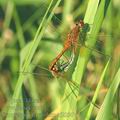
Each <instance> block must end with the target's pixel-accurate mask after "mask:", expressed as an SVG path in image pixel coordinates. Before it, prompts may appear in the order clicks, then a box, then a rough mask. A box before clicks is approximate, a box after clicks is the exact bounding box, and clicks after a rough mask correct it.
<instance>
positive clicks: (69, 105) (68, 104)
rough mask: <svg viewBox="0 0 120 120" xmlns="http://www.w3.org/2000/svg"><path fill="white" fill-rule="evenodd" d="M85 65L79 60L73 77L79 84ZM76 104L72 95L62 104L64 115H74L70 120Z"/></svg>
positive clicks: (67, 92)
mask: <svg viewBox="0 0 120 120" xmlns="http://www.w3.org/2000/svg"><path fill="white" fill-rule="evenodd" d="M95 3H96V6H98V1H95V0H94V2H93V5H95ZM90 6H91V2H89V4H88V8H89V7H90ZM96 11H97V9H96ZM88 14H89V13H88V12H87V13H86V15H85V16H88V17H89V15H88ZM93 16H95V15H93ZM91 19H94V17H92V18H91ZM83 65H84V59H82V58H80V59H78V62H77V65H76V68H75V71H74V73H73V76H72V79H73V80H74V81H75V82H76V83H78V84H80V78H82V75H81V74H80V72H82V71H83ZM69 93H71V88H70V86H69V85H68V84H67V85H66V88H65V93H64V94H65V95H66V94H69ZM76 103H77V98H76V97H75V95H74V94H71V95H70V96H69V98H68V100H66V101H65V102H64V103H63V104H62V110H61V111H62V112H64V113H71V114H73V113H74V114H73V116H72V117H70V119H73V118H74V117H75V112H76ZM66 119H67V118H66Z"/></svg>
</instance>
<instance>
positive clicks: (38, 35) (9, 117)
mask: <svg viewBox="0 0 120 120" xmlns="http://www.w3.org/2000/svg"><path fill="white" fill-rule="evenodd" d="M52 3H53V0H52V1H51V3H50V5H49V7H48V9H47V11H46V13H45V15H44V17H43V20H42V22H41V24H40V26H39V28H38V30H37V33H36V35H35V38H34V40H33V44H32V45H31V48H30V50H29V53H28V55H27V56H26V58H25V62H24V65H23V67H22V68H21V70H22V71H23V72H25V71H27V70H28V68H29V65H30V62H31V59H32V57H33V55H34V53H35V50H36V49H37V47H38V45H39V42H40V40H41V38H42V35H43V33H44V31H45V27H44V26H43V25H44V22H45V19H46V16H47V14H48V11H49V9H50V7H51V5H52ZM59 3H60V0H58V1H57V3H56V4H55V6H54V8H53V11H52V12H51V13H50V15H49V17H48V20H47V22H46V25H45V26H47V24H48V22H49V21H50V20H51V18H52V16H53V14H54V13H53V12H54V10H55V8H56V7H57V6H58V5H59ZM42 27H43V28H42ZM24 79H25V75H22V74H20V75H19V78H18V81H17V84H16V87H15V91H14V94H13V97H12V98H13V99H15V100H17V99H18V98H19V95H20V92H21V87H22V84H23V81H24ZM16 105H17V104H16V103H14V108H11V107H9V111H8V115H7V118H6V120H13V117H14V113H15V108H16ZM11 111H12V113H11Z"/></svg>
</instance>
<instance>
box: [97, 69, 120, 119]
mask: <svg viewBox="0 0 120 120" xmlns="http://www.w3.org/2000/svg"><path fill="white" fill-rule="evenodd" d="M119 85H120V68H119V69H118V72H117V73H116V75H115V77H114V79H113V82H112V84H111V86H110V88H109V90H108V93H107V95H106V97H105V99H104V102H103V104H102V106H101V108H100V110H99V113H98V115H97V117H96V120H113V119H112V118H111V117H112V110H113V101H114V97H115V94H116V92H117V89H118V87H119Z"/></svg>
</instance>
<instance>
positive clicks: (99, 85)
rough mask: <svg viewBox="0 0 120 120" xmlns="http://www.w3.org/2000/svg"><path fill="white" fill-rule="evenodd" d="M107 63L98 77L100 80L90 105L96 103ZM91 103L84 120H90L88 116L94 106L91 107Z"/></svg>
mask: <svg viewBox="0 0 120 120" xmlns="http://www.w3.org/2000/svg"><path fill="white" fill-rule="evenodd" d="M109 63H110V59H109V60H108V62H107V64H106V66H105V68H104V70H103V72H102V75H101V77H100V80H99V82H98V85H97V88H96V90H95V93H94V96H93V99H92V103H95V102H96V99H97V96H98V94H99V91H100V88H101V86H102V83H103V80H104V77H105V75H106V71H107V68H108V65H109ZM92 103H91V105H90V107H89V110H88V112H87V115H86V118H85V120H89V119H90V116H91V114H92V110H93V108H94V105H93V104H92Z"/></svg>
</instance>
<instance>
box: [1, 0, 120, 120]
mask: <svg viewBox="0 0 120 120" xmlns="http://www.w3.org/2000/svg"><path fill="white" fill-rule="evenodd" d="M101 1H102V0H101ZM56 3H57V0H54V1H53V2H52V6H51V8H50V10H49V12H48V15H47V17H46V18H45V19H46V21H45V23H44V25H45V24H46V26H47V27H46V28H45V31H44V33H43V35H42V39H41V41H40V42H39V45H38V47H37V49H36V50H35V52H34V55H33V57H32V62H31V64H30V65H29V72H28V71H27V72H23V71H21V70H22V69H21V66H22V65H23V64H24V60H25V58H26V56H27V54H28V53H29V50H30V46H31V45H32V41H33V39H34V37H35V35H36V32H37V30H38V27H39V25H40V24H41V22H42V20H43V17H44V16H45V13H46V10H47V9H48V6H49V4H50V0H43V1H42V0H1V1H0V116H1V120H4V119H6V116H7V113H8V110H9V109H12V107H11V106H10V105H9V102H10V100H11V98H12V97H13V94H14V92H15V90H16V89H15V87H16V84H17V82H18V80H17V79H18V76H19V75H20V74H23V75H24V76H25V77H26V79H25V80H24V82H23V85H22V88H21V93H20V95H19V99H18V100H17V101H15V102H17V108H16V107H15V108H13V109H15V110H16V111H13V113H14V118H12V117H11V118H10V120H12V119H15V120H18V119H19V120H22V119H23V120H42V119H45V118H46V120H47V119H48V117H51V118H49V119H71V120H73V119H76V120H77V119H78V120H80V119H81V120H84V119H85V118H86V114H87V110H88V109H89V105H90V104H91V100H92V98H93V96H94V91H95V89H96V86H97V85H98V83H99V79H100V78H101V74H102V72H103V69H104V67H105V65H106V63H107V62H108V60H109V58H110V57H111V61H110V65H109V67H108V69H107V71H106V72H105V75H104V81H103V83H102V85H101V89H100V91H99V94H98V97H97V100H96V102H95V104H94V103H92V105H94V110H93V112H92V114H91V117H90V119H91V120H94V119H95V118H96V116H97V114H98V111H99V109H100V106H101V105H102V103H103V101H104V98H105V95H106V94H107V92H108V89H109V87H110V86H111V84H112V82H113V80H114V79H115V78H114V77H115V75H116V73H117V71H118V70H119V67H120V59H119V56H120V1H119V0H113V1H112V3H111V4H110V5H109V8H108V9H107V11H106V16H105V18H104V20H103V22H102V25H101V27H100V30H99V33H98V34H97V42H96V45H95V46H94V47H93V48H91V49H89V47H88V48H85V47H84V45H83V47H81V48H78V53H77V54H76V58H75V62H74V63H73V65H72V66H71V68H70V69H69V70H68V71H67V72H66V73H65V74H64V77H63V78H61V77H59V78H55V77H53V76H52V74H51V73H50V71H48V66H49V64H50V63H51V61H52V60H53V59H54V58H55V57H56V56H57V55H58V54H59V52H60V51H61V50H62V48H63V44H64V41H65V38H66V35H67V33H68V32H70V29H71V28H72V27H73V25H74V23H75V22H76V21H79V20H80V19H82V20H83V19H84V17H85V13H86V10H87V7H88V3H89V0H74V1H73V0H61V2H60V4H59V6H58V7H57V8H56V9H55V11H54V14H55V16H53V17H52V19H51V20H50V21H49V22H47V19H48V16H49V15H50V14H51V11H52V8H53V7H54V6H55V5H56ZM94 7H95V6H91V9H92V8H94ZM98 22H99V21H98ZM44 25H43V26H44ZM89 26H90V27H91V26H93V24H90V25H89ZM96 26H97V25H96ZM88 37H89V35H88ZM79 38H80V37H79ZM90 38H91V39H92V36H90ZM79 42H80V41H79ZM79 49H80V52H79ZM85 49H87V50H88V51H89V50H92V51H93V52H92V53H91V55H90V57H89V59H88V61H87V63H86V68H85V70H83V76H82V77H81V80H82V81H81V84H80V85H79V82H78V83H75V84H74V83H70V84H69V83H68V82H69V81H70V80H72V78H73V77H72V73H73V71H74V69H75V66H76V63H77V58H78V56H79V54H80V55H81V56H82V54H83V55H84V52H85ZM96 51H99V52H96ZM108 56H109V57H108ZM81 65H82V63H81ZM81 65H80V66H81ZM80 71H81V70H80ZM78 74H79V73H78ZM78 79H79V78H78ZM66 84H69V85H70V86H71V87H72V89H71V88H70V90H68V91H69V94H67V95H66V93H65V85H66ZM70 86H69V87H70ZM17 87H18V86H17ZM116 88H117V87H116ZM74 90H75V93H76V94H78V92H80V93H79V94H80V96H79V97H77V98H76V96H75V93H74V92H73V91H74ZM71 94H72V99H76V100H77V107H76V111H77V113H74V111H72V110H71V109H68V111H70V112H66V113H65V112H63V113H62V110H61V109H60V106H62V105H61V104H62V103H63V102H64V101H67V103H69V104H70V105H71V102H70V101H68V98H69V96H70V95H71ZM119 95H120V93H119V89H118V93H115V96H114V98H115V100H114V101H113V103H112V105H113V108H112V114H111V115H110V119H111V120H117V119H118V118H119V114H120V113H119V112H120V110H119V99H120V97H119ZM13 102H14V100H13ZM112 105H111V107H112ZM96 106H99V107H96ZM19 108H20V109H19ZM62 109H67V105H66V104H65V105H64V106H62ZM17 112H18V113H17ZM52 112H53V114H52ZM59 113H61V117H60V118H59V117H57V115H58V114H59ZM17 115H18V116H19V117H18V116H17ZM49 115H50V116H49ZM68 116H69V117H68ZM70 116H72V117H70ZM73 116H74V117H73ZM7 119H8V120H9V117H8V118H7ZM86 120H87V118H86ZM106 120H109V118H108V119H106Z"/></svg>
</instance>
